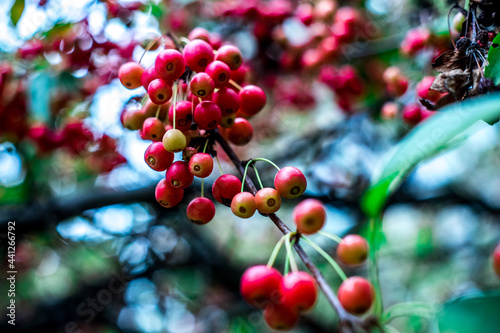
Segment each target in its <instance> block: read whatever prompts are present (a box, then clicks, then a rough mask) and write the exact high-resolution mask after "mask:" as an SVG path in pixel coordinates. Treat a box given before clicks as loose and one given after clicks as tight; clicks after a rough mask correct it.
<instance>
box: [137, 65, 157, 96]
mask: <svg viewBox="0 0 500 333" xmlns="http://www.w3.org/2000/svg"><path fill="white" fill-rule="evenodd" d="M154 79H158V75H157V74H156V71H155V66H154V65H152V66H149V67H148V68H147V69H146V70H144V72H143V73H142V75H141V85H142V86H143V87H144V89H146V90H148V87H149V84H150V83H151V81H153V80H154Z"/></svg>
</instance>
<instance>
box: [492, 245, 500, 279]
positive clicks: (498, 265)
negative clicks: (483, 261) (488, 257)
mask: <svg viewBox="0 0 500 333" xmlns="http://www.w3.org/2000/svg"><path fill="white" fill-rule="evenodd" d="M493 270H494V271H495V273H496V274H497V275H498V276H499V277H500V244H498V245H497V247H496V248H495V251H493Z"/></svg>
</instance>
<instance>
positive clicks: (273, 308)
mask: <svg viewBox="0 0 500 333" xmlns="http://www.w3.org/2000/svg"><path fill="white" fill-rule="evenodd" d="M264 319H265V321H266V324H267V326H269V327H270V328H271V329H273V330H277V331H289V330H291V329H292V328H294V327H295V325H297V322H298V321H299V313H298V312H297V311H294V310H292V309H290V308H289V307H287V306H284V305H281V304H269V305H267V306H266V308H265V309H264Z"/></svg>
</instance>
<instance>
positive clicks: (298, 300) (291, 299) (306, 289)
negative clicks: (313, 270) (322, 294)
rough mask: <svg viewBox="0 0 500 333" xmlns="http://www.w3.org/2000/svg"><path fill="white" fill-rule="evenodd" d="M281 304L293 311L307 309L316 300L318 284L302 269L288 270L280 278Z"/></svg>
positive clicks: (310, 307) (311, 306)
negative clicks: (281, 278)
mask: <svg viewBox="0 0 500 333" xmlns="http://www.w3.org/2000/svg"><path fill="white" fill-rule="evenodd" d="M280 291H281V294H282V295H283V299H282V301H283V305H285V306H287V307H290V308H291V309H292V310H294V311H308V310H310V309H312V308H313V307H314V305H315V304H316V301H317V300H318V286H317V285H316V281H315V280H314V278H313V277H312V276H311V275H310V274H308V273H306V272H302V271H298V272H290V273H288V274H287V275H285V276H284V277H283V280H281V285H280Z"/></svg>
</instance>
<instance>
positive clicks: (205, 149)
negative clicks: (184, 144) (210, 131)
mask: <svg viewBox="0 0 500 333" xmlns="http://www.w3.org/2000/svg"><path fill="white" fill-rule="evenodd" d="M209 140H210V139H209V138H207V141H206V142H205V147H203V152H206V151H207V147H208V141H209Z"/></svg>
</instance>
